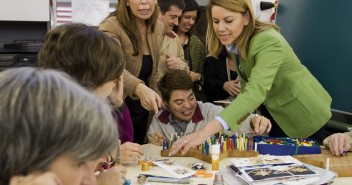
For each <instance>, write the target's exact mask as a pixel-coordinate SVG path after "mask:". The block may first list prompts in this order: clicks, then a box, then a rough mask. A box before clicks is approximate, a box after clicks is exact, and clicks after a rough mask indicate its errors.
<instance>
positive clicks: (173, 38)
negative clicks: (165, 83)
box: [158, 32, 189, 79]
mask: <svg viewBox="0 0 352 185" xmlns="http://www.w3.org/2000/svg"><path fill="white" fill-rule="evenodd" d="M161 51H162V52H161V55H160V58H159V67H158V72H159V79H161V78H162V77H163V76H164V75H165V73H166V72H167V71H168V68H167V65H166V54H167V55H169V56H173V57H176V58H178V59H179V60H178V63H179V66H180V69H181V70H185V71H187V72H189V67H188V62H187V61H186V60H185V59H184V58H185V57H184V53H183V48H182V45H181V44H180V42H179V38H178V36H177V34H176V33H174V32H172V33H170V34H169V35H168V34H165V36H164V41H163V46H162V49H161Z"/></svg>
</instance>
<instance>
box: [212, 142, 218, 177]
mask: <svg viewBox="0 0 352 185" xmlns="http://www.w3.org/2000/svg"><path fill="white" fill-rule="evenodd" d="M219 160H220V144H215V145H212V146H211V166H212V170H213V171H219Z"/></svg>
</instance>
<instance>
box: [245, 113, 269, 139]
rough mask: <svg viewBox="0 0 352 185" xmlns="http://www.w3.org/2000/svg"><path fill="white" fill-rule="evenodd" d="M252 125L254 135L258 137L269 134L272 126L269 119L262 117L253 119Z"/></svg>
mask: <svg viewBox="0 0 352 185" xmlns="http://www.w3.org/2000/svg"><path fill="white" fill-rule="evenodd" d="M250 123H251V128H252V129H253V131H254V133H256V134H258V135H262V134H264V133H269V132H270V130H271V126H272V125H271V122H270V120H269V119H267V118H266V117H264V116H260V115H255V116H254V117H252V118H251V120H250Z"/></svg>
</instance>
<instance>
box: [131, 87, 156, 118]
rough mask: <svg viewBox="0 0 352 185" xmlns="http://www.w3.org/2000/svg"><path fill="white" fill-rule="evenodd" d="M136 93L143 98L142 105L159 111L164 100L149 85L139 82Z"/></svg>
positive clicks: (147, 108)
mask: <svg viewBox="0 0 352 185" xmlns="http://www.w3.org/2000/svg"><path fill="white" fill-rule="evenodd" d="M135 94H136V95H137V96H138V97H139V99H140V100H141V104H142V106H143V107H144V108H145V109H146V110H149V111H150V110H154V112H155V113H157V112H158V111H159V108H160V107H161V103H162V100H161V98H160V96H159V95H158V94H157V93H156V92H155V91H154V90H152V89H151V88H149V87H147V86H146V85H145V84H143V83H139V84H138V85H137V86H136V89H135Z"/></svg>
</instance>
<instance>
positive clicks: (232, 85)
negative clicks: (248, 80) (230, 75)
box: [223, 78, 241, 96]
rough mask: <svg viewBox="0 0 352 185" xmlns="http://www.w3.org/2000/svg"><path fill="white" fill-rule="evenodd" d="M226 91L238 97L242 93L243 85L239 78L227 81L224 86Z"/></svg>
mask: <svg viewBox="0 0 352 185" xmlns="http://www.w3.org/2000/svg"><path fill="white" fill-rule="evenodd" d="M223 88H224V90H225V91H226V92H227V93H229V95H231V96H237V95H238V94H239V93H240V92H241V84H240V80H239V78H237V79H236V80H231V81H227V82H225V83H224V86H223Z"/></svg>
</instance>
